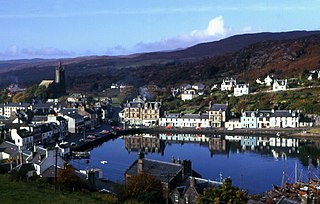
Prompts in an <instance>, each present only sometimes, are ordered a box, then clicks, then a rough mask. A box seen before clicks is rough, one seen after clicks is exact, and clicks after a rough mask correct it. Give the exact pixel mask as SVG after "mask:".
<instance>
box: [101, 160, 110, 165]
mask: <svg viewBox="0 0 320 204" xmlns="http://www.w3.org/2000/svg"><path fill="white" fill-rule="evenodd" d="M100 163H101V164H107V163H108V161H106V160H102V161H100Z"/></svg>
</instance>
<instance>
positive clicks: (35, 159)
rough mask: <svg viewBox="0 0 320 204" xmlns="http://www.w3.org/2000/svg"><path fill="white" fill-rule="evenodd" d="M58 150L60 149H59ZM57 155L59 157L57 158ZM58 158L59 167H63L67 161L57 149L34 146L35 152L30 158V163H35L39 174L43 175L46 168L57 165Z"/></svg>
mask: <svg viewBox="0 0 320 204" xmlns="http://www.w3.org/2000/svg"><path fill="white" fill-rule="evenodd" d="M57 150H58V149H57ZM56 157H57V158H56ZM56 159H57V168H59V169H61V168H63V165H64V163H65V161H64V160H63V159H62V158H61V157H60V155H59V153H58V151H56V150H55V149H45V148H43V147H37V146H35V147H34V153H33V155H32V156H30V157H29V158H28V161H27V162H28V163H33V164H34V167H35V169H36V173H37V174H38V175H42V174H43V173H44V172H45V171H46V170H48V169H49V168H51V167H55V164H56Z"/></svg>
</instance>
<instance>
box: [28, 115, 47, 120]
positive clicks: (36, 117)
mask: <svg viewBox="0 0 320 204" xmlns="http://www.w3.org/2000/svg"><path fill="white" fill-rule="evenodd" d="M47 120H48V116H47V115H35V116H33V118H32V121H35V122H36V121H40V122H41V121H47Z"/></svg>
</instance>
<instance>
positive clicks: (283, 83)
mask: <svg viewBox="0 0 320 204" xmlns="http://www.w3.org/2000/svg"><path fill="white" fill-rule="evenodd" d="M310 76H311V77H312V75H310ZM256 83H257V84H260V85H265V86H267V87H271V86H272V91H273V92H276V91H283V90H287V89H288V88H289V85H288V80H287V79H273V78H272V77H270V76H269V75H268V76H267V77H266V78H265V79H264V80H260V78H258V79H257V80H256ZM205 88H206V86H205V85H204V84H201V83H196V84H194V85H190V84H182V85H181V86H180V87H179V88H171V94H172V96H173V97H177V96H178V95H180V97H181V100H182V101H187V100H192V99H194V98H196V97H198V96H202V95H204V91H205ZM214 89H219V88H218V84H215V85H213V86H212V88H211V90H214ZM220 90H221V91H228V92H233V95H234V96H236V97H238V96H243V95H247V94H249V93H250V84H249V83H237V80H236V79H233V78H228V77H227V78H225V79H223V80H222V83H221V84H220Z"/></svg>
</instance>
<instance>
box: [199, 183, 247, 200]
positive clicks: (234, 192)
mask: <svg viewBox="0 0 320 204" xmlns="http://www.w3.org/2000/svg"><path fill="white" fill-rule="evenodd" d="M247 200H248V198H247V194H246V193H244V192H243V191H241V190H239V188H237V187H234V186H232V180H231V179H225V180H224V181H223V184H222V185H221V186H219V187H216V188H211V187H208V188H206V189H204V191H203V193H202V194H201V195H200V197H199V199H198V201H197V203H239V204H242V203H247Z"/></svg>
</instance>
